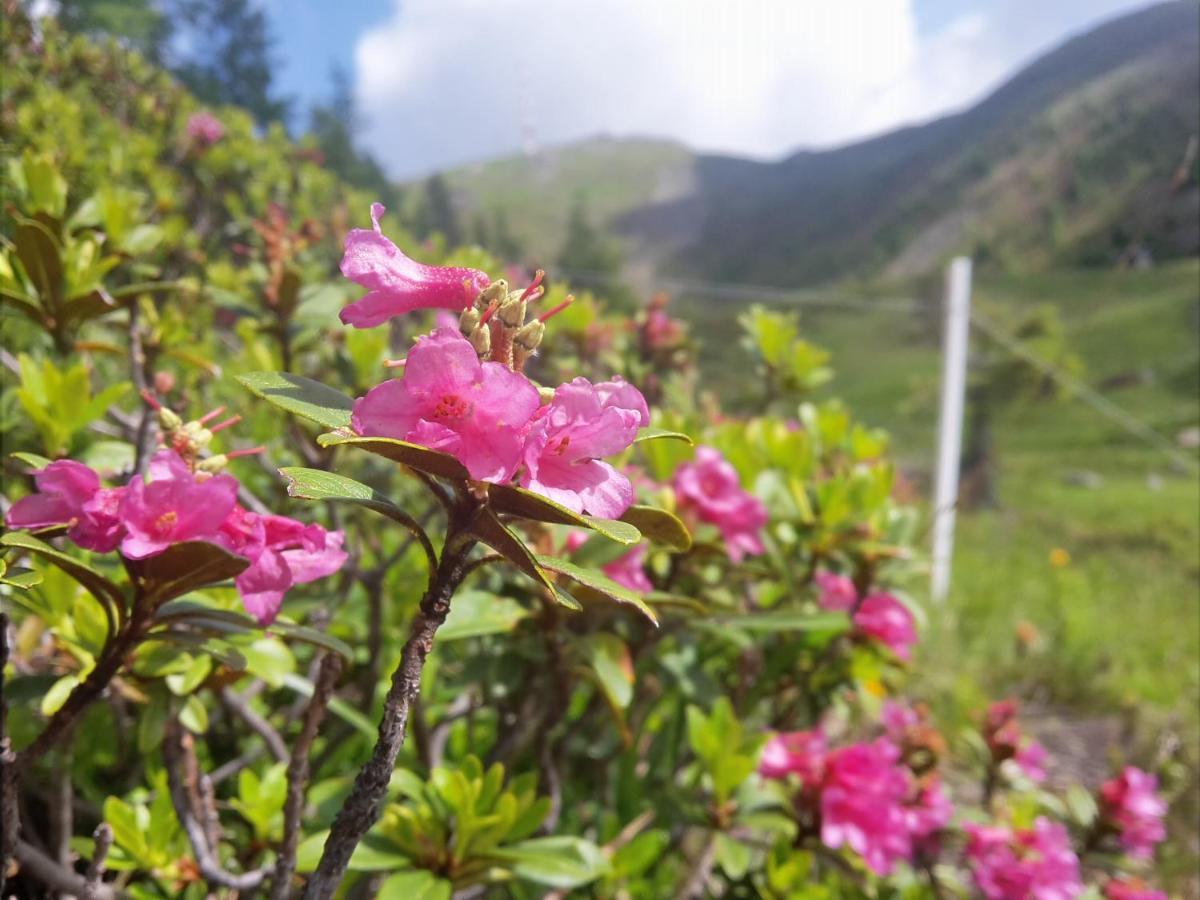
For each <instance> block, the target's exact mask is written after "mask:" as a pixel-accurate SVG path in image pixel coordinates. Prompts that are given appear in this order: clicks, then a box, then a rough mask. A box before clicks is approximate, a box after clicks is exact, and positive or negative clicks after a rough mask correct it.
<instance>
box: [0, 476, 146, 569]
mask: <svg viewBox="0 0 1200 900" xmlns="http://www.w3.org/2000/svg"><path fill="white" fill-rule="evenodd" d="M33 480H34V483H35V484H36V485H37V489H38V492H37V493H36V494H30V495H29V496H28V497H22V498H21V499H20V500H18V501H17V502H16V503H14V504H13V505H12V508H11V509H10V510H9V511H8V518H7V521H8V527H9V528H30V529H37V528H48V527H50V526H52V525H67V526H69V527H68V529H67V537H69V538H70V539H71V540H72V541H74V542H75V543H76V544H78V545H79V546H80V547H83V548H84V549H85V550H94V551H95V552H97V553H108V552H109V551H111V550H114V549H116V546H117V544H119V543H120V541H121V535H122V532H123V526H122V524H121V519H120V517H119V515H118V505H119V503H120V498H121V489H119V488H117V489H108V488H102V487H100V476H99V475H97V474H96V473H95V472H94V471H92V470H91V469H89V468H88V467H87V466H85V465H84V464H83V463H78V462H75V460H73V459H60V460H57V461H56V462H52V463H50V464H49V465H48V466H46V467H45V468H43V469H41V470H39V471H38V472H36V473H34V476H33Z"/></svg>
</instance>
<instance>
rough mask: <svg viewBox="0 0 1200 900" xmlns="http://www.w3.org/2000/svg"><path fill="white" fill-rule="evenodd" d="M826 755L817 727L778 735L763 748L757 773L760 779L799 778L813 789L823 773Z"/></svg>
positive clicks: (823, 739)
mask: <svg viewBox="0 0 1200 900" xmlns="http://www.w3.org/2000/svg"><path fill="white" fill-rule="evenodd" d="M825 754H826V746H825V735H824V734H822V733H821V730H820V729H819V728H817V729H814V730H812V731H789V732H781V733H780V734H776V735H773V736H772V737H771V739H770V740H768V741H767V743H766V745H765V746H764V747H763V750H762V756H760V757H759V760H758V773H759V774H760V775H762V777H763V778H786V777H787V776H788V775H793V774H794V775H799V776H800V780H801V781H802V782H804V784H805V786H806V787H816V786H817V785H819V784H820V783H821V779H822V778H823V777H824V774H825Z"/></svg>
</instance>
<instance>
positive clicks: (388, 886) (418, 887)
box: [376, 869, 454, 900]
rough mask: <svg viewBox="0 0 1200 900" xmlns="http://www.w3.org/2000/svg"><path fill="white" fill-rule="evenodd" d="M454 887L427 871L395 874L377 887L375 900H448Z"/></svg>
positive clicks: (419, 870)
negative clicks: (377, 891)
mask: <svg viewBox="0 0 1200 900" xmlns="http://www.w3.org/2000/svg"><path fill="white" fill-rule="evenodd" d="M453 891H454V886H453V885H452V884H451V883H450V882H449V881H446V880H445V879H443V878H438V877H437V876H436V875H434V874H433V873H432V872H430V871H429V870H427V869H418V870H416V871H413V872H397V873H396V874H395V875H391V876H389V877H388V878H387V879H386V880H385V881H384V882H383V884H381V885H380V886H379V893H378V894H377V895H376V898H377V900H450V895H451V894H452V893H453Z"/></svg>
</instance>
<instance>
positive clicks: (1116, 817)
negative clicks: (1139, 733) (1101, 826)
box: [1100, 766, 1167, 859]
mask: <svg viewBox="0 0 1200 900" xmlns="http://www.w3.org/2000/svg"><path fill="white" fill-rule="evenodd" d="M1100 813H1101V815H1102V816H1103V817H1104V818H1105V820H1107V821H1108V822H1109V823H1110V824H1111V825H1112V826H1113V827H1115V828H1116V829H1117V836H1118V839H1119V840H1120V842H1121V846H1122V847H1124V848H1125V852H1127V853H1128V854H1129V855H1130V856H1132V857H1133V858H1134V859H1150V858H1151V857H1152V856H1153V855H1154V848H1155V847H1156V846H1157V845H1158V844H1160V843H1161V842H1162V841H1163V839H1164V838H1165V837H1166V836H1167V832H1166V828H1165V827H1164V826H1163V817H1164V816H1165V815H1166V814H1167V804H1166V801H1165V800H1163V798H1162V797H1161V796H1159V794H1158V779H1157V778H1156V777H1155V776H1154V775H1151V774H1150V773H1149V772H1143V771H1142V770H1141V769H1138V768H1135V767H1133V766H1126V767H1125V769H1124V770H1123V771H1122V772H1121V774H1120V775H1118V776H1117V777H1116V778H1113V779H1111V780H1110V781H1106V782H1105V783H1104V784H1102V785H1101V786H1100Z"/></svg>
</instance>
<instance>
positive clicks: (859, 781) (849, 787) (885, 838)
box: [821, 738, 912, 875]
mask: <svg viewBox="0 0 1200 900" xmlns="http://www.w3.org/2000/svg"><path fill="white" fill-rule="evenodd" d="M899 760H900V749H899V748H898V747H897V746H896V745H895V744H893V743H892V742H891V741H889V740H888V739H887V738H879V739H877V740H875V741H872V742H871V743H863V744H852V745H850V746H849V747H843V748H842V749H840V750H836V751H834V752H833V753H831V754H829V756H828V757H827V758H826V769H825V780H824V787H823V790H822V791H821V841H822V843H824V844H825V846H827V847H829V848H831V849H834V850H836V849H838V848H839V847H842V846H843V845H845V846H847V847H849V848H850V849H851V850H853V851H854V852H855V853H857V854H858V855H859V856H861V857H862V858H863V861H864V862H865V863H866V865H867V868H869V869H870V870H871V871H872V872H874V873H876V874H877V875H888V874H890V873H891V871H892V868H893V867H894V866H895V864H896V862H897V861H899V860H902V859H908V858H909V856H910V855H911V853H912V839H911V836H910V834H909V818H908V813H907V811H906V810H905V807H904V802H905V798H906V797H907V796H908V793H909V787H910V783H909V774H908V770H907V769H905V768H903V767H902V766H900V765H898V763H899Z"/></svg>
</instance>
